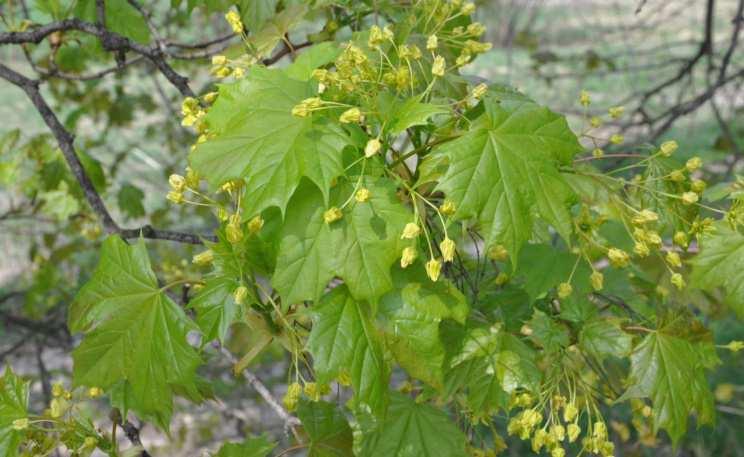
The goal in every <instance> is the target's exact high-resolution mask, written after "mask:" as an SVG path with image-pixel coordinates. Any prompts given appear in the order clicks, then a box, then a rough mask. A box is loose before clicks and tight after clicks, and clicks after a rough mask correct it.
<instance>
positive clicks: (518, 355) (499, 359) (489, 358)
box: [450, 324, 541, 393]
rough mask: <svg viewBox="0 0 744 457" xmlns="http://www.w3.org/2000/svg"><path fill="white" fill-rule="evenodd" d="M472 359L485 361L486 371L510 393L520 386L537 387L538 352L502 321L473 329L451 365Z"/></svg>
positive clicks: (454, 365)
mask: <svg viewBox="0 0 744 457" xmlns="http://www.w3.org/2000/svg"><path fill="white" fill-rule="evenodd" d="M471 360H476V361H480V362H483V363H485V365H486V370H485V372H486V373H487V374H489V375H490V376H493V377H494V378H496V379H497V380H498V382H499V386H500V387H501V389H502V390H504V391H505V392H507V393H511V392H513V391H514V390H516V389H517V388H520V387H525V388H527V389H530V390H534V389H535V387H536V386H537V384H538V383H539V381H540V377H541V374H540V371H539V370H538V368H537V365H536V364H535V351H534V350H532V349H531V348H530V347H529V346H527V345H526V344H525V343H523V342H522V341H521V340H520V339H519V338H517V337H516V336H514V335H512V334H510V333H509V332H507V331H505V330H504V329H503V327H502V325H501V324H496V325H494V326H492V327H491V328H490V329H484V328H475V329H471V330H470V331H469V332H468V335H467V336H466V340H465V344H464V346H463V347H462V349H461V351H460V352H459V353H458V354H456V355H455V357H453V359H452V360H451V362H450V365H451V367H453V368H455V367H457V366H458V365H460V364H462V363H465V362H468V361H471Z"/></svg>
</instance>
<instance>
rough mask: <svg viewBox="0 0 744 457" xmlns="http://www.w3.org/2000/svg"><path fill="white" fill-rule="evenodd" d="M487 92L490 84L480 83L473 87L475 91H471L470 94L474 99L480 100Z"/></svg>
mask: <svg viewBox="0 0 744 457" xmlns="http://www.w3.org/2000/svg"><path fill="white" fill-rule="evenodd" d="M486 92H488V85H487V84H486V83H480V84H478V85H477V86H475V87H474V88H473V91H472V92H471V93H470V95H471V96H472V97H473V98H474V99H476V100H480V98H481V97H483V96H484V95H486Z"/></svg>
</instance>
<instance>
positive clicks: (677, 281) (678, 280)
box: [671, 273, 685, 290]
mask: <svg viewBox="0 0 744 457" xmlns="http://www.w3.org/2000/svg"><path fill="white" fill-rule="evenodd" d="M671 281H672V284H674V285H675V286H677V289H680V290H682V289H684V288H685V280H684V279H683V278H682V275H681V274H679V273H674V274H673V275H672V279H671Z"/></svg>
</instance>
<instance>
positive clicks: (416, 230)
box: [400, 222, 421, 240]
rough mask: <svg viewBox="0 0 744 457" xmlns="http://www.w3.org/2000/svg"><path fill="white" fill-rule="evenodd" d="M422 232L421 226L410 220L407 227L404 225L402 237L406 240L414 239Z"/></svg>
mask: <svg viewBox="0 0 744 457" xmlns="http://www.w3.org/2000/svg"><path fill="white" fill-rule="evenodd" d="M420 233H421V227H419V226H418V225H417V224H416V223H415V222H409V223H407V224H406V226H405V227H403V234H402V235H401V236H400V238H401V239H405V240H412V239H414V238H416V237H417V236H419V234H420Z"/></svg>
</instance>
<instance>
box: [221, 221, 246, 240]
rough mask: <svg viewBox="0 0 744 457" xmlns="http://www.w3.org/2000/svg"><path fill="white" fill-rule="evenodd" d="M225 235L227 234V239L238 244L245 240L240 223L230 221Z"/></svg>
mask: <svg viewBox="0 0 744 457" xmlns="http://www.w3.org/2000/svg"><path fill="white" fill-rule="evenodd" d="M225 235H226V236H227V241H229V242H230V243H232V244H237V243H240V242H241V241H242V240H243V229H242V228H241V227H240V224H235V223H229V224H227V226H226V227H225Z"/></svg>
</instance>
